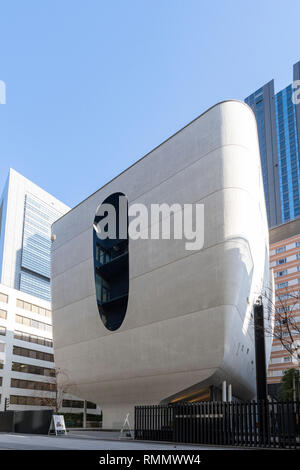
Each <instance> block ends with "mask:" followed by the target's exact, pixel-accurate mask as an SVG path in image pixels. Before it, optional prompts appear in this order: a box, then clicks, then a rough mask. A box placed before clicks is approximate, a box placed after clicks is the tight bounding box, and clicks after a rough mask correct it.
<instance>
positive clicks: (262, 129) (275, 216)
mask: <svg viewBox="0 0 300 470" xmlns="http://www.w3.org/2000/svg"><path fill="white" fill-rule="evenodd" d="M299 76H300V62H298V63H297V64H295V65H294V80H296V79H299ZM292 92H293V89H292V85H289V86H287V87H286V88H284V89H283V90H281V91H279V92H278V93H277V94H275V93H274V80H271V81H270V82H268V83H267V84H265V85H264V86H263V87H261V88H260V89H259V90H257V91H255V92H254V93H252V94H251V95H250V96H248V97H247V98H246V99H245V102H246V103H247V104H248V105H249V106H251V108H252V110H253V111H254V114H255V116H256V120H257V129H258V139H259V147H260V154H261V166H262V173H263V181H264V190H265V199H266V208H267V214H268V221H269V226H270V227H274V226H276V225H279V224H281V223H285V222H288V221H289V220H293V219H294V218H296V217H298V216H300V200H299V193H300V166H299V136H300V109H298V108H300V105H296V106H295V105H294V103H293V101H292Z"/></svg>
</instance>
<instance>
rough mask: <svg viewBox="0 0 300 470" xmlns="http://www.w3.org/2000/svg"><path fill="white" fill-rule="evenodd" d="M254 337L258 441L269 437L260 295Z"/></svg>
mask: <svg viewBox="0 0 300 470" xmlns="http://www.w3.org/2000/svg"><path fill="white" fill-rule="evenodd" d="M253 314H254V338H255V365H256V393H257V411H258V426H259V427H258V432H259V436H260V441H261V442H264V440H265V439H266V438H267V439H268V437H269V431H270V430H269V404H268V400H267V368H266V347H265V324H264V306H263V303H262V299H261V297H259V299H258V300H257V301H256V303H255V304H254V306H253Z"/></svg>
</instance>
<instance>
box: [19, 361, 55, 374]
mask: <svg viewBox="0 0 300 470" xmlns="http://www.w3.org/2000/svg"><path fill="white" fill-rule="evenodd" d="M11 370H12V371H14V372H22V373H25V374H37V375H45V376H46V377H55V370H54V369H49V368H48V367H40V366H34V365H32V364H22V363H20V362H13V363H12V366H11Z"/></svg>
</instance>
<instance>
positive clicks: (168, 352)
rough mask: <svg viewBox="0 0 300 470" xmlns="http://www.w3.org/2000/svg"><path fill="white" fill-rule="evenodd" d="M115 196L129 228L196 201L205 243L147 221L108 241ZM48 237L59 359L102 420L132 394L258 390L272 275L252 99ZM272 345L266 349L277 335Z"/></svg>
mask: <svg viewBox="0 0 300 470" xmlns="http://www.w3.org/2000/svg"><path fill="white" fill-rule="evenodd" d="M121 196H122V198H124V197H125V200H127V205H124V204H123V205H122V207H123V212H122V220H123V221H124V215H125V220H127V214H129V226H128V227H129V228H128V230H129V233H131V228H130V227H131V223H132V220H134V219H132V213H131V211H133V209H134V210H136V207H137V206H133V205H134V204H138V205H139V206H138V207H141V205H142V207H143V208H144V209H145V210H146V212H147V213H148V214H149V213H150V212H151V211H152V207H153V206H152V205H153V204H167V205H169V206H171V205H173V204H179V205H180V207H182V206H183V207H184V205H185V204H191V205H192V206H193V205H195V204H202V205H203V206H204V220H203V228H204V244H203V247H202V248H201V246H200V247H198V248H195V249H193V250H188V249H187V248H186V239H185V238H184V237H182V238H180V237H175V236H174V237H172V236H171V237H170V239H163V238H162V237H156V236H153V237H151V236H146V234H147V233H151V234H152V233H156V230H157V226H156V225H155V222H154V221H153V219H152V218H151V220H150V221H148V223H146V224H144V225H143V226H142V228H141V233H140V235H139V236H138V237H132V236H130V237H129V238H126V237H125V238H124V237H121V236H120V233H119V232H118V233H115V234H114V235H112V236H109V237H108V239H106V240H104V241H103V240H102V238H101V233H102V228H101V224H102V223H103V209H104V207H107V206H104V207H103V206H102V205H103V204H104V203H105V204H107V203H109V204H110V205H111V206H113V208H114V209H115V212H116V214H118V215H120V207H121V202H120V201H123V200H124V199H122V198H121ZM176 207H177V208H178V206H176ZM126 210H127V211H128V212H127V214H126ZM130 214H131V215H130ZM176 215H177V216H178V214H176V213H173V212H172V211H171V212H169V213H168V212H167V213H165V214H164V216H163V221H164V223H170V224H171V225H172V224H173V222H174V226H175V220H174V219H175V216H176ZM179 215H180V214H179ZM176 220H177V221H178V218H177V217H176ZM176 227H177V228H178V225H176ZM52 240H53V242H52V254H51V259H52V282H51V289H52V306H53V326H54V350H55V360H56V364H57V366H58V367H59V368H62V369H63V370H65V371H66V373H67V374H68V377H69V384H70V389H69V390H70V393H72V394H74V395H77V396H81V397H83V398H85V399H86V400H89V401H92V402H94V403H97V404H98V405H100V406H101V409H102V410H103V420H104V424H103V425H104V427H107V428H119V427H120V426H121V425H122V424H123V422H124V419H125V417H126V414H127V413H131V419H132V417H133V410H134V405H138V404H157V403H174V402H178V401H190V402H192V401H197V400H210V399H215V400H218V399H220V398H221V397H222V385H224V382H225V381H226V384H227V385H229V384H230V385H231V386H232V394H233V397H235V398H240V399H252V398H254V397H255V393H256V380H255V351H254V335H253V304H254V302H256V301H257V299H258V296H259V294H260V292H261V290H262V289H263V288H264V287H265V286H271V283H272V276H271V272H270V270H269V235H268V224H267V215H266V208H265V200H264V193H263V181H262V173H261V164H260V156H259V146H258V136H257V126H256V121H255V117H254V115H253V113H252V112H251V110H250V108H249V107H248V106H247V105H246V104H245V103H242V102H238V101H227V102H223V103H219V104H217V105H215V106H214V107H212V108H211V109H209V110H208V111H207V112H205V113H204V114H202V115H201V116H200V117H198V118H197V119H195V120H194V121H193V122H191V123H190V124H189V125H187V126H186V127H184V128H183V129H182V130H180V131H179V132H177V133H176V134H175V135H173V136H172V137H171V138H169V139H168V140H166V141H165V142H164V143H162V144H161V145H159V146H158V147H157V148H155V149H154V150H153V151H151V152H150V153H149V154H147V155H146V156H145V157H144V158H142V159H140V160H139V161H138V162H137V163H135V164H134V165H132V166H131V167H130V168H128V169H127V170H126V171H124V172H123V173H121V174H120V175H119V176H117V177H116V178H114V179H113V180H112V181H110V182H109V183H107V184H106V185H105V186H103V187H102V188H100V189H99V190H98V191H96V192H95V193H94V194H92V195H91V196H90V197H88V198H87V199H85V200H84V201H83V202H81V203H80V204H79V205H77V206H76V207H75V208H73V209H71V210H70V211H69V212H68V213H67V214H65V215H64V216H63V217H61V218H60V219H58V220H57V221H56V222H55V223H54V224H53V226H52ZM271 320H272V319H271V318H270V321H271ZM266 346H267V348H266V349H267V357H268V356H269V354H270V349H271V338H268V339H267V345H266ZM59 383H60V384H63V377H62V378H60V379H59Z"/></svg>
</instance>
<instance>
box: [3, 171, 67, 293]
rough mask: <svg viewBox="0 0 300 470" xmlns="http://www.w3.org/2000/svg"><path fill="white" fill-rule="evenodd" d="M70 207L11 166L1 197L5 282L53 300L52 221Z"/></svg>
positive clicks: (7, 284) (10, 285) (15, 287)
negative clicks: (51, 290)
mask: <svg viewBox="0 0 300 470" xmlns="http://www.w3.org/2000/svg"><path fill="white" fill-rule="evenodd" d="M68 210H69V207H67V206H66V205H65V204H63V203H62V202H60V201H58V200H57V199H56V198H54V197H53V196H51V195H50V194H49V193H47V192H46V191H44V190H43V189H41V188H39V187H38V186H36V185H35V184H34V183H32V182H31V181H29V180H28V179H26V178H24V176H22V175H20V174H19V173H17V172H16V171H14V170H12V169H10V171H9V176H8V179H7V182H6V185H5V188H4V191H3V194H2V197H1V199H0V282H1V283H2V284H4V285H6V286H8V287H11V288H14V289H17V290H21V291H22V292H26V293H28V294H31V295H34V296H36V297H39V298H41V299H44V300H48V301H50V300H51V295H50V250H51V241H50V236H51V225H52V223H53V222H54V221H55V220H57V219H58V218H59V217H61V216H62V215H63V214H65V213H66V212H67V211H68Z"/></svg>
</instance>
